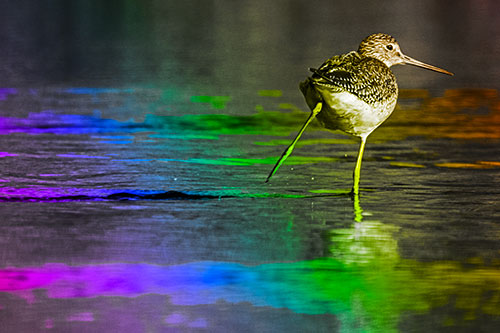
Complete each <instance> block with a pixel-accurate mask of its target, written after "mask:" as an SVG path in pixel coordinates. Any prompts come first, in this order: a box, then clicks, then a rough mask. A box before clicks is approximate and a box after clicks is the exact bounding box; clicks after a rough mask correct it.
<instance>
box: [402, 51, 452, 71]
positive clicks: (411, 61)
mask: <svg viewBox="0 0 500 333" xmlns="http://www.w3.org/2000/svg"><path fill="white" fill-rule="evenodd" d="M401 58H403V62H404V63H405V64H408V65H413V66H418V67H422V68H425V69H429V70H431V71H435V72H439V73H444V74H448V75H453V73H452V72H448V71H447V70H446V69H442V68H439V67H436V66H432V65H429V64H426V63H424V62H421V61H418V60H416V59H413V58H411V57H408V56H407V55H404V54H403V55H402V56H401Z"/></svg>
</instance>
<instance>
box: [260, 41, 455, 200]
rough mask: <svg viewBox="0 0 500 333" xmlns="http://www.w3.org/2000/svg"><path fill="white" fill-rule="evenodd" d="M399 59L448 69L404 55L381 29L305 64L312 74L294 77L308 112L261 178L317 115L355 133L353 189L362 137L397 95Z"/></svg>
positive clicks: (330, 126)
mask: <svg viewBox="0 0 500 333" xmlns="http://www.w3.org/2000/svg"><path fill="white" fill-rule="evenodd" d="M404 64H408V65H414V66H418V67H422V68H426V69H430V70H433V71H436V72H440V73H444V74H448V75H453V73H450V72H448V71H447V70H444V69H441V68H438V67H435V66H432V65H428V64H426V63H423V62H421V61H418V60H415V59H413V58H411V57H408V56H406V55H404V54H403V52H402V51H401V48H400V47H399V45H398V43H397V41H396V40H395V39H394V38H393V37H391V36H389V35H386V34H381V33H379V34H374V35H370V36H368V37H366V38H365V39H364V40H363V41H362V42H361V44H360V45H359V48H358V50H357V51H352V52H349V53H347V54H343V55H338V56H334V57H332V58H330V59H328V60H327V61H325V63H324V64H323V65H321V67H319V68H318V69H314V68H311V69H310V70H311V72H312V73H313V74H312V76H311V77H308V78H307V79H306V80H305V81H304V82H301V83H300V90H301V91H302V94H304V97H305V99H306V103H307V105H308V106H309V108H310V109H311V114H310V115H309V118H308V119H307V121H306V122H305V124H304V125H303V126H302V128H301V129H300V131H299V133H298V134H297V136H296V137H295V139H294V140H293V141H292V143H291V144H290V146H288V148H287V149H286V150H285V151H284V153H283V155H281V157H280V159H279V160H278V162H277V163H276V165H275V166H274V168H273V170H272V171H271V173H270V174H269V176H268V177H267V180H266V182H268V181H269V179H270V178H271V177H272V176H273V175H274V174H275V173H276V171H277V170H278V168H279V167H280V166H281V164H282V163H283V162H284V161H285V159H286V158H287V157H288V156H289V155H290V154H291V153H292V151H293V148H294V146H295V144H296V143H297V141H298V140H299V139H300V136H301V135H302V133H303V132H304V130H305V129H306V127H307V126H308V125H309V123H310V122H311V121H312V120H313V119H314V118H317V119H318V120H319V121H320V123H321V124H322V125H323V126H324V127H325V128H327V129H329V130H341V131H343V132H345V133H347V134H350V135H353V136H356V137H359V138H360V139H361V144H360V147H359V153H358V157H357V160H356V166H355V168H354V175H353V178H354V181H353V187H352V192H351V193H352V194H355V195H357V194H359V177H360V172H361V161H362V159H363V152H364V149H365V143H366V138H367V137H368V136H369V135H370V134H371V133H372V132H373V131H374V130H375V129H376V128H377V127H378V126H380V124H382V123H383V122H384V121H385V120H386V119H387V118H388V117H389V116H390V115H391V113H392V112H393V111H394V108H395V106H396V101H397V99H398V85H397V83H396V77H395V76H394V74H393V73H392V72H391V70H390V68H391V66H394V65H404Z"/></svg>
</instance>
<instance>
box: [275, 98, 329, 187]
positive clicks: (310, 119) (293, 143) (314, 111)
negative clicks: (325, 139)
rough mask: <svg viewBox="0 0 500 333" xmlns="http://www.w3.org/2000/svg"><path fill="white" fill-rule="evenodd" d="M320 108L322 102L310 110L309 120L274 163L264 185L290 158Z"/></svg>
mask: <svg viewBox="0 0 500 333" xmlns="http://www.w3.org/2000/svg"><path fill="white" fill-rule="evenodd" d="M322 107H323V103H322V102H318V104H316V106H315V107H314V109H313V110H312V112H311V114H310V115H309V118H307V120H306V122H305V123H304V125H303V126H302V128H301V129H300V131H299V133H298V134H297V136H296V137H295V139H293V141H292V143H291V144H290V146H288V148H287V149H286V150H285V151H284V152H283V155H281V157H280V159H279V160H278V162H276V165H275V166H274V168H273V170H272V171H271V173H270V174H269V176H267V179H266V183H267V182H268V181H269V179H271V177H272V176H273V175H274V174H275V173H276V171H278V168H279V167H280V166H281V164H283V162H285V160H286V159H287V157H288V156H290V154H291V153H292V151H293V148H294V147H295V144H296V143H297V141H299V139H300V137H301V136H302V133H304V131H305V129H306V127H307V126H308V125H309V123H310V122H311V121H312V120H313V119H314V118H315V117H316V115H317V114H318V113H319V112H320V111H321V108H322Z"/></svg>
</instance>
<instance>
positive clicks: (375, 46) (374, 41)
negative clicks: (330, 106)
mask: <svg viewBox="0 0 500 333" xmlns="http://www.w3.org/2000/svg"><path fill="white" fill-rule="evenodd" d="M358 53H359V54H360V55H361V56H364V57H371V58H375V59H377V60H380V61H382V62H383V63H384V64H386V65H387V67H391V66H394V65H404V64H408V65H413V66H418V67H422V68H426V69H430V70H433V71H436V72H440V73H444V74H448V75H453V73H451V72H448V71H447V70H445V69H442V68H438V67H435V66H432V65H429V64H426V63H423V62H421V61H418V60H416V59H413V58H411V57H409V56H407V55H404V54H403V52H402V51H401V48H400V47H399V44H398V42H397V41H396V39H395V38H394V37H392V36H389V35H386V34H373V35H370V36H368V37H366V38H365V39H363V41H362V42H361V44H359V48H358Z"/></svg>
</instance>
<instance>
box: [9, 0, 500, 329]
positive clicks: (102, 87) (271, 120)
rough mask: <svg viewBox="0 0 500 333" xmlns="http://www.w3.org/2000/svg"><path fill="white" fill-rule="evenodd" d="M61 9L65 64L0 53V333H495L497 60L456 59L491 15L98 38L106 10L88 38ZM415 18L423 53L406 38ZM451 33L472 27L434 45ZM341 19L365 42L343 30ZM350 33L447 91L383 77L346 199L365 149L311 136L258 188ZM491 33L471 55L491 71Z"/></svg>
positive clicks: (461, 9) (498, 269)
mask: <svg viewBox="0 0 500 333" xmlns="http://www.w3.org/2000/svg"><path fill="white" fill-rule="evenodd" d="M75 3H77V5H74V6H75V7H74V8H73V7H72V8H69V9H68V8H66V10H69V11H70V12H71V13H73V15H75V16H78V17H79V18H80V21H78V22H80V23H78V24H76V23H75V26H72V27H69V28H68V27H66V28H68V29H67V31H68V32H66V35H65V36H66V38H67V39H66V41H67V45H66V49H64V48H57V47H55V48H54V49H53V54H52V56H49V55H48V54H47V53H45V54H42V55H39V54H38V53H36V55H35V54H34V53H31V52H32V51H30V50H32V49H30V48H20V49H17V51H18V52H21V54H16V53H15V52H13V51H11V52H7V53H6V54H3V55H1V56H0V57H3V58H2V59H3V60H4V61H3V64H4V65H3V66H2V71H3V72H2V73H3V74H5V77H6V78H8V79H9V80H7V81H6V82H13V83H12V84H11V85H10V86H11V88H7V87H8V86H9V85H8V84H7V83H5V85H4V86H5V87H6V88H1V89H0V137H1V140H0V170H2V173H1V175H0V215H1V216H2V220H3V222H2V223H0V229H1V235H2V236H0V259H1V260H0V263H1V265H0V323H1V327H2V332H3V331H5V332H20V331H23V332H24V331H25V332H30V331H44V330H52V331H58V332H59V331H60V332H67V331H75V332H80V331H106V332H123V331H130V332H132V331H133V332H143V331H144V332H163V331H166V332H170V331H181V332H184V331H212V332H227V331H229V332H232V331H253V332H281V331H291V332H304V331H317V332H336V331H342V332H358V331H359V332H391V331H404V332H422V331H425V332H433V331H450V332H460V331H464V332H465V331H484V332H496V331H498V327H500V241H499V240H500V224H499V222H498V221H500V209H499V207H500V177H499V170H500V148H499V147H500V146H499V143H500V130H499V128H500V97H499V94H498V91H497V88H498V62H497V60H496V59H497V58H496V57H494V56H492V55H491V54H490V55H485V54H484V53H482V52H481V53H471V55H473V56H472V57H471V61H469V62H467V63H466V64H463V63H461V62H460V61H461V60H460V59H461V58H460V59H459V57H455V56H452V55H450V53H451V51H450V50H456V51H457V52H462V53H467V52H471V51H472V50H473V49H474V45H477V44H474V41H475V40H476V41H477V36H478V35H480V32H481V31H480V30H481V29H488V28H494V27H496V26H495V25H494V23H491V22H495V21H494V19H495V17H494V14H488V13H495V12H497V11H494V10H492V8H493V9H494V8H495V6H496V5H495V3H493V2H491V3H490V2H487V1H486V2H482V3H481V5H478V6H476V7H473V8H472V7H470V6H468V5H467V4H470V3H469V2H463V3H460V4H459V5H457V6H456V7H454V8H455V9H454V11H453V12H452V13H451V14H450V12H449V11H444V10H443V8H440V7H439V6H438V5H434V4H431V2H426V1H424V2H420V3H421V5H414V4H413V5H411V4H407V6H401V7H398V6H396V7H391V8H392V9H391V11H390V12H389V13H386V12H384V11H383V10H382V9H383V8H386V9H387V8H389V7H387V6H385V5H381V6H376V5H374V6H373V8H368V9H366V11H364V10H363V11H361V14H360V16H358V15H354V13H352V12H351V11H349V8H351V7H352V4H350V5H349V4H347V3H346V4H343V5H340V4H338V5H337V6H336V7H331V8H330V7H323V9H322V8H317V7H309V6H303V5H302V4H301V2H299V1H297V2H293V1H292V2H287V1H277V2H276V4H275V3H274V2H273V4H268V3H267V2H261V1H257V2H255V3H257V4H258V5H256V7H252V6H251V5H250V2H246V1H242V2H239V3H240V5H236V4H232V3H230V2H199V3H198V5H199V6H201V7H200V8H201V9H200V10H203V11H204V12H205V13H207V14H206V15H199V10H195V9H196V6H195V5H189V4H179V5H172V4H169V5H159V4H156V5H153V4H152V3H148V5H145V6H144V8H143V9H142V10H143V12H140V11H139V12H136V10H137V8H136V7H137V6H136V5H132V4H128V5H127V6H129V7H130V6H132V7H133V8H132V9H133V10H130V8H129V7H127V6H125V9H124V12H120V13H121V14H120V13H119V14H116V15H117V17H118V18H119V17H122V21H120V20H119V19H118V18H113V20H112V21H113V22H114V23H115V25H113V26H107V25H105V24H104V23H105V20H103V19H102V17H105V16H106V13H108V14H109V13H110V12H109V11H110V10H111V9H113V8H111V7H113V6H111V7H109V8H108V7H107V6H104V7H106V8H101V9H102V11H101V12H99V13H100V14H99V15H97V14H95V15H93V16H90V17H91V18H92V20H94V21H92V20H90V22H93V23H95V25H96V27H97V28H95V29H97V30H96V31H98V30H99V29H101V30H102V31H103V33H102V34H97V32H96V31H94V30H92V29H90V28H89V27H88V26H86V25H85V22H86V21H85V17H86V16H85V15H76V14H77V13H86V10H85V8H83V7H85V4H84V3H83V2H78V1H76V2H75ZM89 3H92V4H93V5H92V6H93V8H94V9H95V8H97V7H99V6H98V5H97V2H95V3H94V2H89ZM221 3H223V5H221ZM339 3H341V2H339ZM422 4H423V5H422ZM92 6H90V7H92ZM96 6H97V7H96ZM134 6H135V7H134ZM155 6H156V7H155ZM191 6H192V8H191ZM69 7H71V6H69ZM139 7H140V6H139ZM127 8H129V11H127ZM325 8H327V9H325ZM115 9H116V8H115ZM472 9H473V10H472ZM23 10H26V11H27V9H23ZM33 10H37V9H36V8H35V9H33ZM373 11H375V12H376V13H377V15H376V17H378V18H377V19H374V18H372V19H371V20H369V19H368V18H370V17H371V16H370V15H369V13H370V12H373ZM111 12H113V13H115V11H111ZM338 12H342V13H348V14H343V15H340V14H339V13H338ZM445 12H446V15H445V14H444V13H445ZM30 13H31V15H35V12H30ZM43 13H45V14H43ZM43 13H42V16H43V17H46V18H52V19H54V20H55V21H56V22H58V19H61V17H60V15H61V13H59V12H57V11H54V12H52V11H50V12H43ZM87 13H88V12H87ZM127 13H128V14H127ZM131 13H136V14H137V13H139V14H137V15H136V16H134V15H135V14H134V15H132V14H131ZM141 13H142V14H141ZM196 13H198V14H196ZM228 13H232V14H231V15H229V14H228ZM237 13H240V14H238V15H239V17H240V18H241V17H243V18H244V19H241V20H237V21H238V22H240V23H239V25H238V29H228V27H234V24H235V23H234V22H236V21H234V22H233V19H234V20H235V17H236V16H237V15H236V14H237ZM276 13H279V14H276ZM181 14H182V15H184V16H182V15H181ZM393 14H398V15H396V17H398V19H397V20H392V21H389V23H383V22H386V21H384V20H382V18H383V17H385V16H384V15H389V16H390V15H393ZM417 14H419V15H417ZM120 15H122V16H120ZM141 15H144V17H145V18H144V19H143V20H141V17H142V16H141ZM161 15H166V17H168V18H169V20H166V22H164V21H163V20H160V19H159V18H164V17H165V16H161ZM332 16H333V17H336V18H337V19H338V20H337V21H335V20H331V19H329V18H331V17H332ZM344 16H345V17H344ZM414 16H415V17H420V18H421V20H422V21H423V22H420V23H425V24H423V25H420V24H417V23H419V22H412V24H413V25H415V26H423V28H422V29H423V30H422V31H424V32H425V34H426V35H425V36H428V38H424V37H425V36H424V35H422V36H418V35H415V34H416V33H415V31H417V30H409V29H406V30H405V29H403V27H404V26H405V24H406V23H407V22H408V20H409V19H410V18H411V17H414ZM448 16H450V17H451V18H448V19H449V20H451V21H453V20H461V19H464V22H468V24H469V27H472V28H471V29H470V32H469V33H468V34H464V35H463V38H462V39H458V38H456V37H454V35H453V34H451V35H449V34H447V32H449V30H450V29H452V28H451V26H453V29H454V31H455V30H456V29H457V25H456V24H455V25H451V24H446V22H445V23H443V22H441V21H440V20H439V19H438V18H443V17H448ZM13 17H16V16H13ZM17 17H18V18H19V16H17ZM29 17H31V16H29V15H28V18H29ZM113 17H114V16H113ZM183 17H184V19H182V18H183ZM185 17H188V18H190V19H191V20H197V22H198V23H199V25H198V26H197V27H194V26H193V25H191V24H188V23H189V22H187V23H186V22H185V21H186V20H185ZM348 17H351V18H353V19H354V18H356V20H365V21H366V22H365V23H366V26H365V25H362V24H359V26H360V28H359V29H358V30H359V31H358V30H356V31H351V32H349V33H348V31H347V30H345V29H346V28H342V29H344V30H342V29H341V30H340V31H339V29H340V27H341V26H342V24H341V23H342V21H341V19H344V20H346V18H348ZM28 18H27V19H26V20H28ZM271 18H272V19H271ZM292 18H293V19H292ZM465 18H466V20H465ZM10 20H12V19H10ZM339 20H340V21H339ZM28 21H29V20H28ZM171 21H172V22H174V23H175V24H173V23H169V22H171ZM188 21H189V20H188ZM4 22H11V21H9V20H7V21H5V20H4ZM120 22H121V23H120ZM21 23H22V20H21ZM21 23H15V24H21ZM25 23H26V21H25ZM87 23H88V22H87ZM132 23H133V24H132ZM299 23H300V24H299ZM358 23H360V22H358ZM480 23H481V24H480ZM12 24H13V25H12V27H11V29H12V31H13V32H15V33H18V34H24V32H23V31H24V30H22V29H20V28H16V27H17V25H15V24H14V23H12ZM131 26H134V27H135V28H134V29H130V30H127V29H128V27H131ZM200 26H201V27H203V28H206V29H207V30H206V34H199V32H198V30H197V29H198V28H199V27H200ZM297 26H304V27H305V28H304V29H298V28H297ZM58 27H59V26H58V25H55V26H50V29H55V30H57V29H59V28H58ZM116 27H121V28H120V29H119V30H115V29H117V28H116ZM270 27H272V28H273V29H271V30H269V28H270ZM460 27H461V26H460ZM460 27H459V29H462V28H460ZM46 28H47V29H49V28H48V27H46ZM173 28H175V29H173ZM208 28H210V29H208ZM30 29H34V28H30ZM60 29H61V31H62V30H64V29H62V28H60ZM364 29H367V30H368V29H369V31H368V33H370V32H374V30H376V31H378V30H383V31H387V32H390V33H392V31H400V35H399V37H398V39H399V40H400V42H401V44H402V46H403V45H407V47H406V48H405V47H404V46H403V50H406V49H409V50H412V48H413V52H408V54H410V55H411V56H415V57H416V58H419V59H422V60H424V61H429V62H432V63H434V64H436V65H439V66H442V67H444V68H447V69H449V70H452V71H455V72H456V74H457V75H456V76H455V77H453V78H449V77H445V76H440V75H439V74H435V73H430V72H426V71H420V70H418V69H414V68H413V69H409V68H404V69H395V72H396V74H397V76H398V80H399V83H400V87H401V88H402V89H401V92H400V98H399V102H398V106H397V108H396V111H395V112H394V114H393V115H392V116H391V118H390V119H389V120H388V121H387V122H386V123H384V124H383V125H382V126H381V127H380V128H379V129H377V131H376V132H374V133H373V134H372V135H371V136H370V138H369V139H368V144H367V148H366V151H365V158H364V161H363V168H362V174H361V195H360V197H359V198H355V199H353V198H351V196H350V195H349V191H350V189H351V186H352V170H353V167H354V162H355V158H356V154H357V150H358V144H359V143H358V141H357V140H356V139H354V138H351V137H349V136H346V135H343V134H341V133H331V132H328V131H324V130H322V129H321V127H320V125H319V124H318V123H316V122H313V123H312V124H311V126H310V128H308V130H307V131H306V132H305V134H304V136H303V137H302V139H301V140H300V141H299V143H298V144H297V147H296V149H295V151H294V153H293V154H292V155H291V157H290V158H289V159H288V160H287V162H286V163H285V164H284V165H283V166H282V167H281V169H280V170H279V171H278V173H277V174H276V175H275V176H274V177H273V178H272V179H271V181H270V182H269V183H264V181H265V179H266V177H267V175H268V173H269V172H270V170H271V169H272V167H273V165H274V163H275V162H276V160H277V159H278V157H279V156H280V155H281V153H282V152H283V150H284V149H285V148H286V146H287V145H288V144H289V143H290V141H291V140H292V139H293V137H294V135H295V134H296V132H297V130H298V129H299V128H300V126H301V125H302V124H303V122H304V121H305V119H306V118H307V116H308V113H306V112H305V108H306V106H305V103H304V102H303V100H302V97H301V95H300V92H299V91H298V89H297V82H298V81H299V80H301V79H303V77H304V76H305V75H307V70H306V69H307V68H308V67H310V66H314V65H317V62H321V61H322V60H323V59H324V58H325V57H327V56H329V55H330V52H337V53H340V52H345V51H347V50H349V49H350V48H353V47H354V46H355V44H356V43H357V42H358V41H357V39H359V38H358V34H359V35H360V36H359V37H360V38H362V37H364V34H365V32H364ZM28 30H29V29H28ZM35 30H36V29H35ZM51 31H52V30H51ZM57 31H59V30H57ZM85 31H86V33H85ZM269 31H273V32H275V33H269ZM330 31H336V33H335V34H334V35H330V34H328V32H330ZM429 31H431V32H432V31H438V32H439V33H433V34H430V33H429ZM342 33H344V35H343V34H342ZM422 33H423V32H422ZM455 33H456V32H455ZM423 34H424V33H423ZM14 35H15V34H14ZM207 35H209V36H212V37H211V38H209V39H205V38H204V36H207ZM23 36H24V35H23ZM48 36H52V35H48ZM498 36H500V34H498V31H497V30H493V31H489V37H491V40H489V41H484V40H482V39H481V43H482V44H481V45H483V49H488V50H490V51H491V52H492V54H498V51H499V50H498V47H497V46H498V43H496V44H495V41H496V40H498ZM70 37H71V38H70ZM74 37H75V38H74ZM76 37H78V38H76ZM139 37H144V38H139ZM33 38H34V37H33ZM50 38H55V37H50ZM50 38H49V37H47V39H44V41H45V42H50V41H51V39H50ZM325 38H326V39H325ZM189 40H190V41H192V42H193V41H194V42H193V43H194V44H196V47H193V46H192V45H194V44H193V43H188V41H189ZM353 40H354V41H356V43H353ZM21 41H22V42H23V43H26V45H31V44H32V42H33V41H31V42H30V39H29V38H28V37H26V36H24V38H21ZM82 41H87V42H88V41H93V42H95V43H90V44H87V46H88V47H87V49H88V50H87V49H85V50H86V51H88V52H83V49H82V48H83V46H82V45H83V44H85V43H83V42H82ZM333 41H337V44H336V46H335V47H332V46H331V45H333V44H334V43H333ZM424 42H425V43H424ZM82 43H83V44H82ZM106 43H109V47H110V48H109V49H106V50H105V51H103V50H102V47H103V45H105V44H106ZM162 43H163V44H162ZM304 44H308V45H309V44H311V45H309V47H307V48H305V47H304ZM351 44H352V45H351ZM9 45H10V44H9ZM12 45H13V44H12ZM12 45H11V46H12ZM147 45H153V46H151V47H150V48H146V49H145V51H144V53H142V52H141V51H140V50H141V49H143V47H144V46H147ZM231 45H232V46H233V47H229V46H231ZM275 45H289V48H288V49H287V50H289V52H285V55H283V48H273V47H271V46H275ZM437 46H440V47H437ZM64 50H66V51H64ZM120 50H121V51H120ZM123 50H127V52H125V51H123ZM201 50H203V52H201ZM337 50H338V51H337ZM196 51H200V52H196ZM419 51H420V56H419V54H418V53H419ZM23 52H24V53H23ZM33 52H34V51H33ZM100 52H103V53H100ZM120 52H123V53H120ZM103 54H104V55H106V56H105V57H103V56H102V55H103ZM24 56H26V57H25V58H23V57H24ZM113 57H115V58H116V62H113V61H111V60H110V58H113ZM235 59H239V60H238V61H235ZM433 59H434V61H433ZM436 60H438V61H436ZM23 61H25V65H23V66H25V67H22V68H21V67H18V66H17V64H18V63H20V62H23ZM61 62H62V63H64V64H65V66H63V68H60V67H58V65H57V64H59V63H61ZM478 63H481V64H484V65H485V66H486V67H488V68H490V69H491V70H490V71H489V72H488V73H487V75H484V76H483V77H482V78H481V77H479V76H477V73H476V71H475V69H476V67H475V66H476V65H477V64H478ZM41 64H46V66H45V65H44V66H42V65H41ZM50 69H52V72H51V71H50ZM298 69H300V70H298ZM302 69H304V70H302ZM45 73H52V74H53V75H52V76H50V75H49V77H46V76H44V75H45Z"/></svg>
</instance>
